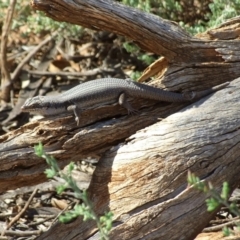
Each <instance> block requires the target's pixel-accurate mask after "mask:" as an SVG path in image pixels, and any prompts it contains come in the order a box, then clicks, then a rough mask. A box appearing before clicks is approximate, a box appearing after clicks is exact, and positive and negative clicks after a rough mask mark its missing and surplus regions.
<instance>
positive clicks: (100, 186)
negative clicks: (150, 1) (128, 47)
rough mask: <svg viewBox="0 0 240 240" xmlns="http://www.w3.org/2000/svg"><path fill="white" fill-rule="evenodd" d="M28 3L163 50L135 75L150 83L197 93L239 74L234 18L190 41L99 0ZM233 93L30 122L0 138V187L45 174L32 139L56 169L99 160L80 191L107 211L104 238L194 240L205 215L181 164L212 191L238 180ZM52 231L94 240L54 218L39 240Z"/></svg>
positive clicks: (173, 27)
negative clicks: (109, 220)
mask: <svg viewBox="0 0 240 240" xmlns="http://www.w3.org/2000/svg"><path fill="white" fill-rule="evenodd" d="M32 4H33V6H34V7H35V8H37V9H39V10H43V11H44V12H46V14H47V15H48V16H50V17H52V18H54V19H56V20H60V21H68V22H71V23H75V24H80V25H83V26H87V27H95V28H99V29H104V30H108V31H113V32H117V33H119V34H121V35H125V36H127V37H130V38H132V39H133V40H134V41H135V42H137V43H138V44H139V45H140V46H141V47H143V48H144V49H147V50H148V51H152V52H154V53H157V54H160V55H163V56H164V57H162V58H161V59H159V60H158V61H156V62H155V63H154V64H153V65H151V66H149V68H148V69H147V70H146V71H145V73H144V74H143V76H142V78H141V80H144V79H146V78H148V77H149V76H152V75H155V74H157V75H158V78H157V79H156V80H155V81H154V82H153V83H152V84H155V85H157V86H158V87H162V88H165V89H168V90H172V91H173V90H174V91H175V90H176V91H182V90H200V89H206V88H208V87H210V86H213V85H217V84H219V83H222V82H224V81H229V80H231V79H234V78H236V77H239V75H240V67H239V64H240V62H239V54H238V52H239V40H238V39H237V38H238V31H239V21H240V20H239V18H236V19H234V20H232V21H230V22H228V23H226V24H225V25H222V26H220V27H219V28H217V29H214V30H211V31H208V32H207V33H204V34H202V35H199V36H198V37H191V36H190V35H189V34H187V33H186V32H185V31H184V30H182V29H181V28H180V27H179V26H178V25H177V24H175V23H173V22H170V21H167V20H164V19H161V18H159V17H156V16H153V15H151V14H146V13H142V12H141V11H138V10H136V9H132V8H128V7H126V6H123V5H120V4H117V3H113V2H111V1H107V0H104V1H99V0H97V1H94V0H92V1H81V0H78V1H69V0H68V1H56V0H51V1H50V0H44V1H41V0H40V1H39V0H37V1H33V2H32ZM226 33H227V34H226ZM229 37H230V39H229ZM210 79H211V80H210ZM209 80H210V81H209ZM239 90H240V79H236V80H235V81H233V82H232V84H231V85H230V86H229V87H228V88H226V89H224V90H221V91H219V92H217V93H215V94H213V95H211V96H207V97H206V98H204V99H201V100H200V101H198V102H196V103H193V104H184V105H183V104H182V105H180V104H166V103H156V102H153V101H143V100H134V102H133V104H134V106H135V107H136V108H138V107H141V108H142V109H141V113H140V114H139V115H137V116H126V111H125V110H124V109H122V108H120V107H119V106H115V105H110V106H102V107H99V108H96V109H89V110H87V111H85V112H84V113H83V116H82V118H81V123H80V126H79V127H77V126H76V123H75V122H74V120H73V117H58V118H53V119H48V120H45V119H44V120H40V121H36V122H33V123H29V124H27V125H25V126H23V127H21V128H20V129H18V130H16V131H13V132H10V133H8V134H6V135H4V136H2V137H1V138H0V149H1V150H0V152H1V155H0V160H1V169H0V178H1V181H0V191H1V192H2V191H5V190H7V189H13V188H16V187H19V186H23V185H30V184H34V183H38V182H41V181H43V180H44V175H43V173H42V172H43V170H44V168H45V167H46V164H45V162H44V160H43V159H39V158H38V157H36V156H35V155H34V153H33V149H32V146H33V145H34V144H36V143H38V142H39V141H41V142H43V144H44V146H45V149H46V151H47V152H48V153H49V154H52V155H53V156H55V157H56V158H57V159H58V161H59V164H60V165H62V166H63V165H65V164H66V163H68V162H69V161H72V160H79V159H81V158H83V157H86V156H92V157H97V158H100V161H99V164H98V166H97V168H96V171H95V172H94V175H93V179H92V181H91V185H90V188H89V194H90V196H91V199H92V200H93V202H94V207H95V209H96V211H97V212H98V213H99V214H102V213H104V211H109V210H111V211H112V212H113V213H114V227H113V229H112V231H111V233H110V238H111V239H193V237H194V236H196V234H197V233H198V232H199V231H201V229H202V228H203V227H204V226H205V225H206V224H207V223H208V221H209V220H210V219H211V218H212V216H213V214H214V213H209V212H207V211H206V206H205V199H206V197H207V196H206V195H204V194H203V193H200V192H198V191H196V190H194V189H192V188H189V187H187V180H186V178H187V172H188V170H191V171H192V172H194V173H195V174H196V175H198V176H199V177H201V179H203V180H207V181H211V182H212V184H213V185H214V186H215V187H216V188H217V189H220V188H221V184H222V183H223V181H228V182H229V183H230V186H231V188H232V189H233V188H234V187H235V186H236V183H237V182H238V180H239V178H240V177H239V168H240V167H239V163H238V160H239V154H240V153H239V151H238V148H239V140H240V137H239V126H240V119H239V113H238V111H239V107H240V103H239V97H240V91H239ZM187 105H189V106H187ZM184 107H185V108H184ZM179 110H180V111H179ZM159 118H165V119H164V120H162V121H160V120H159ZM150 125H151V126H150ZM147 126H150V127H148V128H145V127H147ZM143 128H145V129H143ZM140 129H143V130H141V131H139V132H137V133H136V134H135V135H132V134H134V133H135V132H136V131H137V130H140ZM125 139H127V143H125V144H124V140H125ZM33 179H34V182H33ZM53 236H54V238H56V237H58V238H59V239H65V238H66V239H99V236H98V232H97V229H96V226H95V225H94V223H93V222H82V220H81V218H78V219H77V220H75V221H74V222H72V223H70V224H68V225H65V226H63V225H62V224H60V223H57V224H56V225H54V226H53V228H51V229H50V230H49V231H48V232H47V233H44V234H43V235H42V236H41V237H40V239H52V238H53Z"/></svg>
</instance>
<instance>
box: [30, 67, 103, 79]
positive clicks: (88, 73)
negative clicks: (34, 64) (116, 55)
mask: <svg viewBox="0 0 240 240" xmlns="http://www.w3.org/2000/svg"><path fill="white" fill-rule="evenodd" d="M103 71H104V70H102V69H101V68H94V69H92V70H87V71H84V72H62V71H61V72H47V71H31V70H29V71H28V73H30V74H32V75H35V76H43V75H44V76H62V77H69V76H71V77H83V76H93V75H96V74H98V73H101V72H103Z"/></svg>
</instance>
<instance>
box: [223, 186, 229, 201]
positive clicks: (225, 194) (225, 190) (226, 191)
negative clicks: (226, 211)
mask: <svg viewBox="0 0 240 240" xmlns="http://www.w3.org/2000/svg"><path fill="white" fill-rule="evenodd" d="M229 194H230V188H229V185H228V183H227V182H224V183H223V187H222V193H221V198H222V199H224V200H227V199H228V197H229Z"/></svg>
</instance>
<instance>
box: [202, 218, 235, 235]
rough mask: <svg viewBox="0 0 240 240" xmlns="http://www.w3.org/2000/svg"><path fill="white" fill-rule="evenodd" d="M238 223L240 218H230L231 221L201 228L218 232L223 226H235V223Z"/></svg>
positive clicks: (205, 230) (204, 230)
mask: <svg viewBox="0 0 240 240" xmlns="http://www.w3.org/2000/svg"><path fill="white" fill-rule="evenodd" d="M239 223H240V220H237V221H236V220H232V221H231V222H227V223H223V224H219V225H217V226H214V227H207V228H204V229H203V232H205V233H206V232H218V231H219V230H221V229H222V228H223V227H227V226H228V227H229V226H236V225H237V224H239Z"/></svg>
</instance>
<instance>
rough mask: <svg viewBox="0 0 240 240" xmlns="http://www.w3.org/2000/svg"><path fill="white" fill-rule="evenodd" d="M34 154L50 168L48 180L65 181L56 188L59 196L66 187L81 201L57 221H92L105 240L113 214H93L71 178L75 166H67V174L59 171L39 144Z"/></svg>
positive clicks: (52, 159)
mask: <svg viewBox="0 0 240 240" xmlns="http://www.w3.org/2000/svg"><path fill="white" fill-rule="evenodd" d="M34 150H35V154H36V155H37V156H39V157H42V158H44V159H45V160H46V162H47V164H48V165H49V166H50V168H49V169H46V170H45V174H46V176H47V177H48V178H53V177H55V176H59V177H61V178H62V179H64V180H65V182H66V184H64V185H60V186H59V187H58V188H57V193H58V194H61V193H62V192H63V191H64V190H65V189H66V188H67V187H70V188H72V189H73V191H74V193H75V196H76V198H79V199H81V200H82V204H76V205H75V206H74V208H73V209H72V210H70V211H68V212H66V213H65V214H63V215H61V216H60V217H59V220H60V221H61V222H63V223H67V222H69V221H71V220H72V219H74V218H76V217H78V216H83V220H84V221H86V220H94V221H95V222H96V224H97V227H98V229H99V232H100V235H101V239H103V240H107V239H109V238H108V234H109V232H110V230H111V228H112V218H113V214H112V212H107V213H105V214H104V215H103V216H101V217H98V216H97V214H96V213H95V212H94V209H93V205H92V203H91V201H90V200H89V198H88V196H87V192H86V191H81V190H80V189H79V188H78V186H77V184H76V182H75V180H74V179H73V178H72V174H71V173H72V171H73V169H74V167H75V164H74V163H73V162H71V163H70V164H69V165H68V170H67V174H65V173H63V172H62V171H60V168H59V166H58V164H57V161H56V160H55V158H54V157H53V156H49V155H48V154H46V153H45V152H44V149H43V145H42V144H41V143H39V145H37V146H35V147H34Z"/></svg>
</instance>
